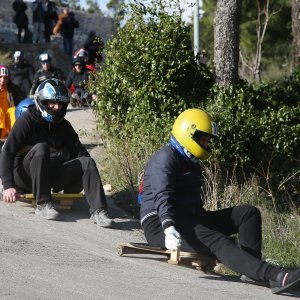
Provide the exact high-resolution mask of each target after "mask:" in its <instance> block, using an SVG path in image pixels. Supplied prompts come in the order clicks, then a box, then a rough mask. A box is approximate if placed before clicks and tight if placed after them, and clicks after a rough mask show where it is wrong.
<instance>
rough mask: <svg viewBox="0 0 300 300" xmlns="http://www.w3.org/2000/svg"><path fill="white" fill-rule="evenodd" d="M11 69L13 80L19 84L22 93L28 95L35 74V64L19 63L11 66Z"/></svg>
mask: <svg viewBox="0 0 300 300" xmlns="http://www.w3.org/2000/svg"><path fill="white" fill-rule="evenodd" d="M9 70H10V77H11V81H12V82H13V83H14V84H15V85H17V86H19V88H20V90H21V91H22V93H24V94H25V95H27V96H28V95H29V93H30V88H31V85H32V80H33V76H34V68H33V66H31V65H30V64H27V63H19V64H14V65H12V66H10V67H9Z"/></svg>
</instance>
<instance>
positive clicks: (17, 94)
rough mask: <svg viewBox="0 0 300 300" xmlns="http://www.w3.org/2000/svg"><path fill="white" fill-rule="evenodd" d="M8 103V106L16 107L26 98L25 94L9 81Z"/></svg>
mask: <svg viewBox="0 0 300 300" xmlns="http://www.w3.org/2000/svg"><path fill="white" fill-rule="evenodd" d="M7 92H8V98H9V99H8V101H9V104H10V106H17V105H18V104H19V102H20V101H22V100H23V99H25V98H26V97H27V94H26V93H25V92H24V91H23V90H21V89H20V87H19V86H18V85H16V84H14V83H13V82H12V81H11V79H10V80H9V81H8V82H7Z"/></svg>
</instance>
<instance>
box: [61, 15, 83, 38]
mask: <svg viewBox="0 0 300 300" xmlns="http://www.w3.org/2000/svg"><path fill="white" fill-rule="evenodd" d="M78 27H79V23H78V21H77V20H76V19H75V18H74V13H73V12H70V13H69V15H68V16H67V17H64V18H63V19H62V24H61V28H60V33H61V35H62V36H63V37H64V38H68V39H72V38H73V36H74V29H75V28H78Z"/></svg>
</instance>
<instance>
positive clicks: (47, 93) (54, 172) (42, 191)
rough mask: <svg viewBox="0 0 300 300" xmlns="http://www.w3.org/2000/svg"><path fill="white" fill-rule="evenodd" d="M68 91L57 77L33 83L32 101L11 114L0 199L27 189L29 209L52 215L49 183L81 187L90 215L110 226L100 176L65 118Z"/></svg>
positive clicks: (58, 188) (12, 198)
mask: <svg viewBox="0 0 300 300" xmlns="http://www.w3.org/2000/svg"><path fill="white" fill-rule="evenodd" d="M69 101H70V97H69V93H68V90H67V88H66V86H65V85H64V84H63V83H62V82H61V81H60V80H58V79H49V80H46V81H44V82H43V83H42V84H40V85H39V87H38V89H37V92H36V94H35V106H29V107H28V109H27V111H26V112H24V113H23V114H22V115H21V116H20V118H18V119H17V121H16V123H15V125H14V127H13V128H12V130H11V132H10V134H9V136H8V138H7V140H6V142H5V144H4V146H3V148H2V151H1V158H0V172H1V179H2V184H3V201H4V202H8V203H12V202H15V201H16V197H17V190H22V191H27V192H32V193H33V194H34V197H35V200H36V204H37V206H36V209H35V214H36V215H37V216H40V217H42V218H44V219H47V220H56V219H58V217H59V213H58V212H57V211H56V210H55V208H54V206H53V203H52V199H51V189H52V188H53V190H55V191H61V190H64V191H65V192H67V193H70V192H72V193H74V192H76V193H78V192H80V191H81V190H82V189H84V193H85V197H86V200H87V202H88V204H89V206H90V213H91V218H92V219H93V221H94V222H95V223H97V224H98V225H99V226H101V227H112V226H113V220H112V219H111V218H110V217H109V216H108V212H107V203H106V198H105V194H104V190H103V187H102V183H101V178H100V175H99V172H98V170H97V166H96V163H95V161H94V160H93V159H92V158H91V157H90V155H89V153H88V151H87V150H86V149H85V148H84V147H83V145H82V144H81V142H80V141H79V137H78V135H77V133H76V132H75V130H74V129H73V127H72V125H71V124H70V122H69V121H67V120H66V119H65V115H66V112H67V106H68V104H69Z"/></svg>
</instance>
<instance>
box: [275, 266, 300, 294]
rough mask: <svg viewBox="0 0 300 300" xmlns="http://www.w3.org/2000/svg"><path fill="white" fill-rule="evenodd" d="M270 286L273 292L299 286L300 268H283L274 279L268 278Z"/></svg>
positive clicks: (277, 292) (276, 292)
mask: <svg viewBox="0 0 300 300" xmlns="http://www.w3.org/2000/svg"><path fill="white" fill-rule="evenodd" d="M270 288H271V291H272V293H273V294H279V293H282V292H286V291H287V290H294V289H297V290H298V289H299V288H300V269H297V270H293V271H292V270H290V271H289V270H284V271H281V272H279V273H278V275H277V277H276V280H275V281H273V280H270Z"/></svg>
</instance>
